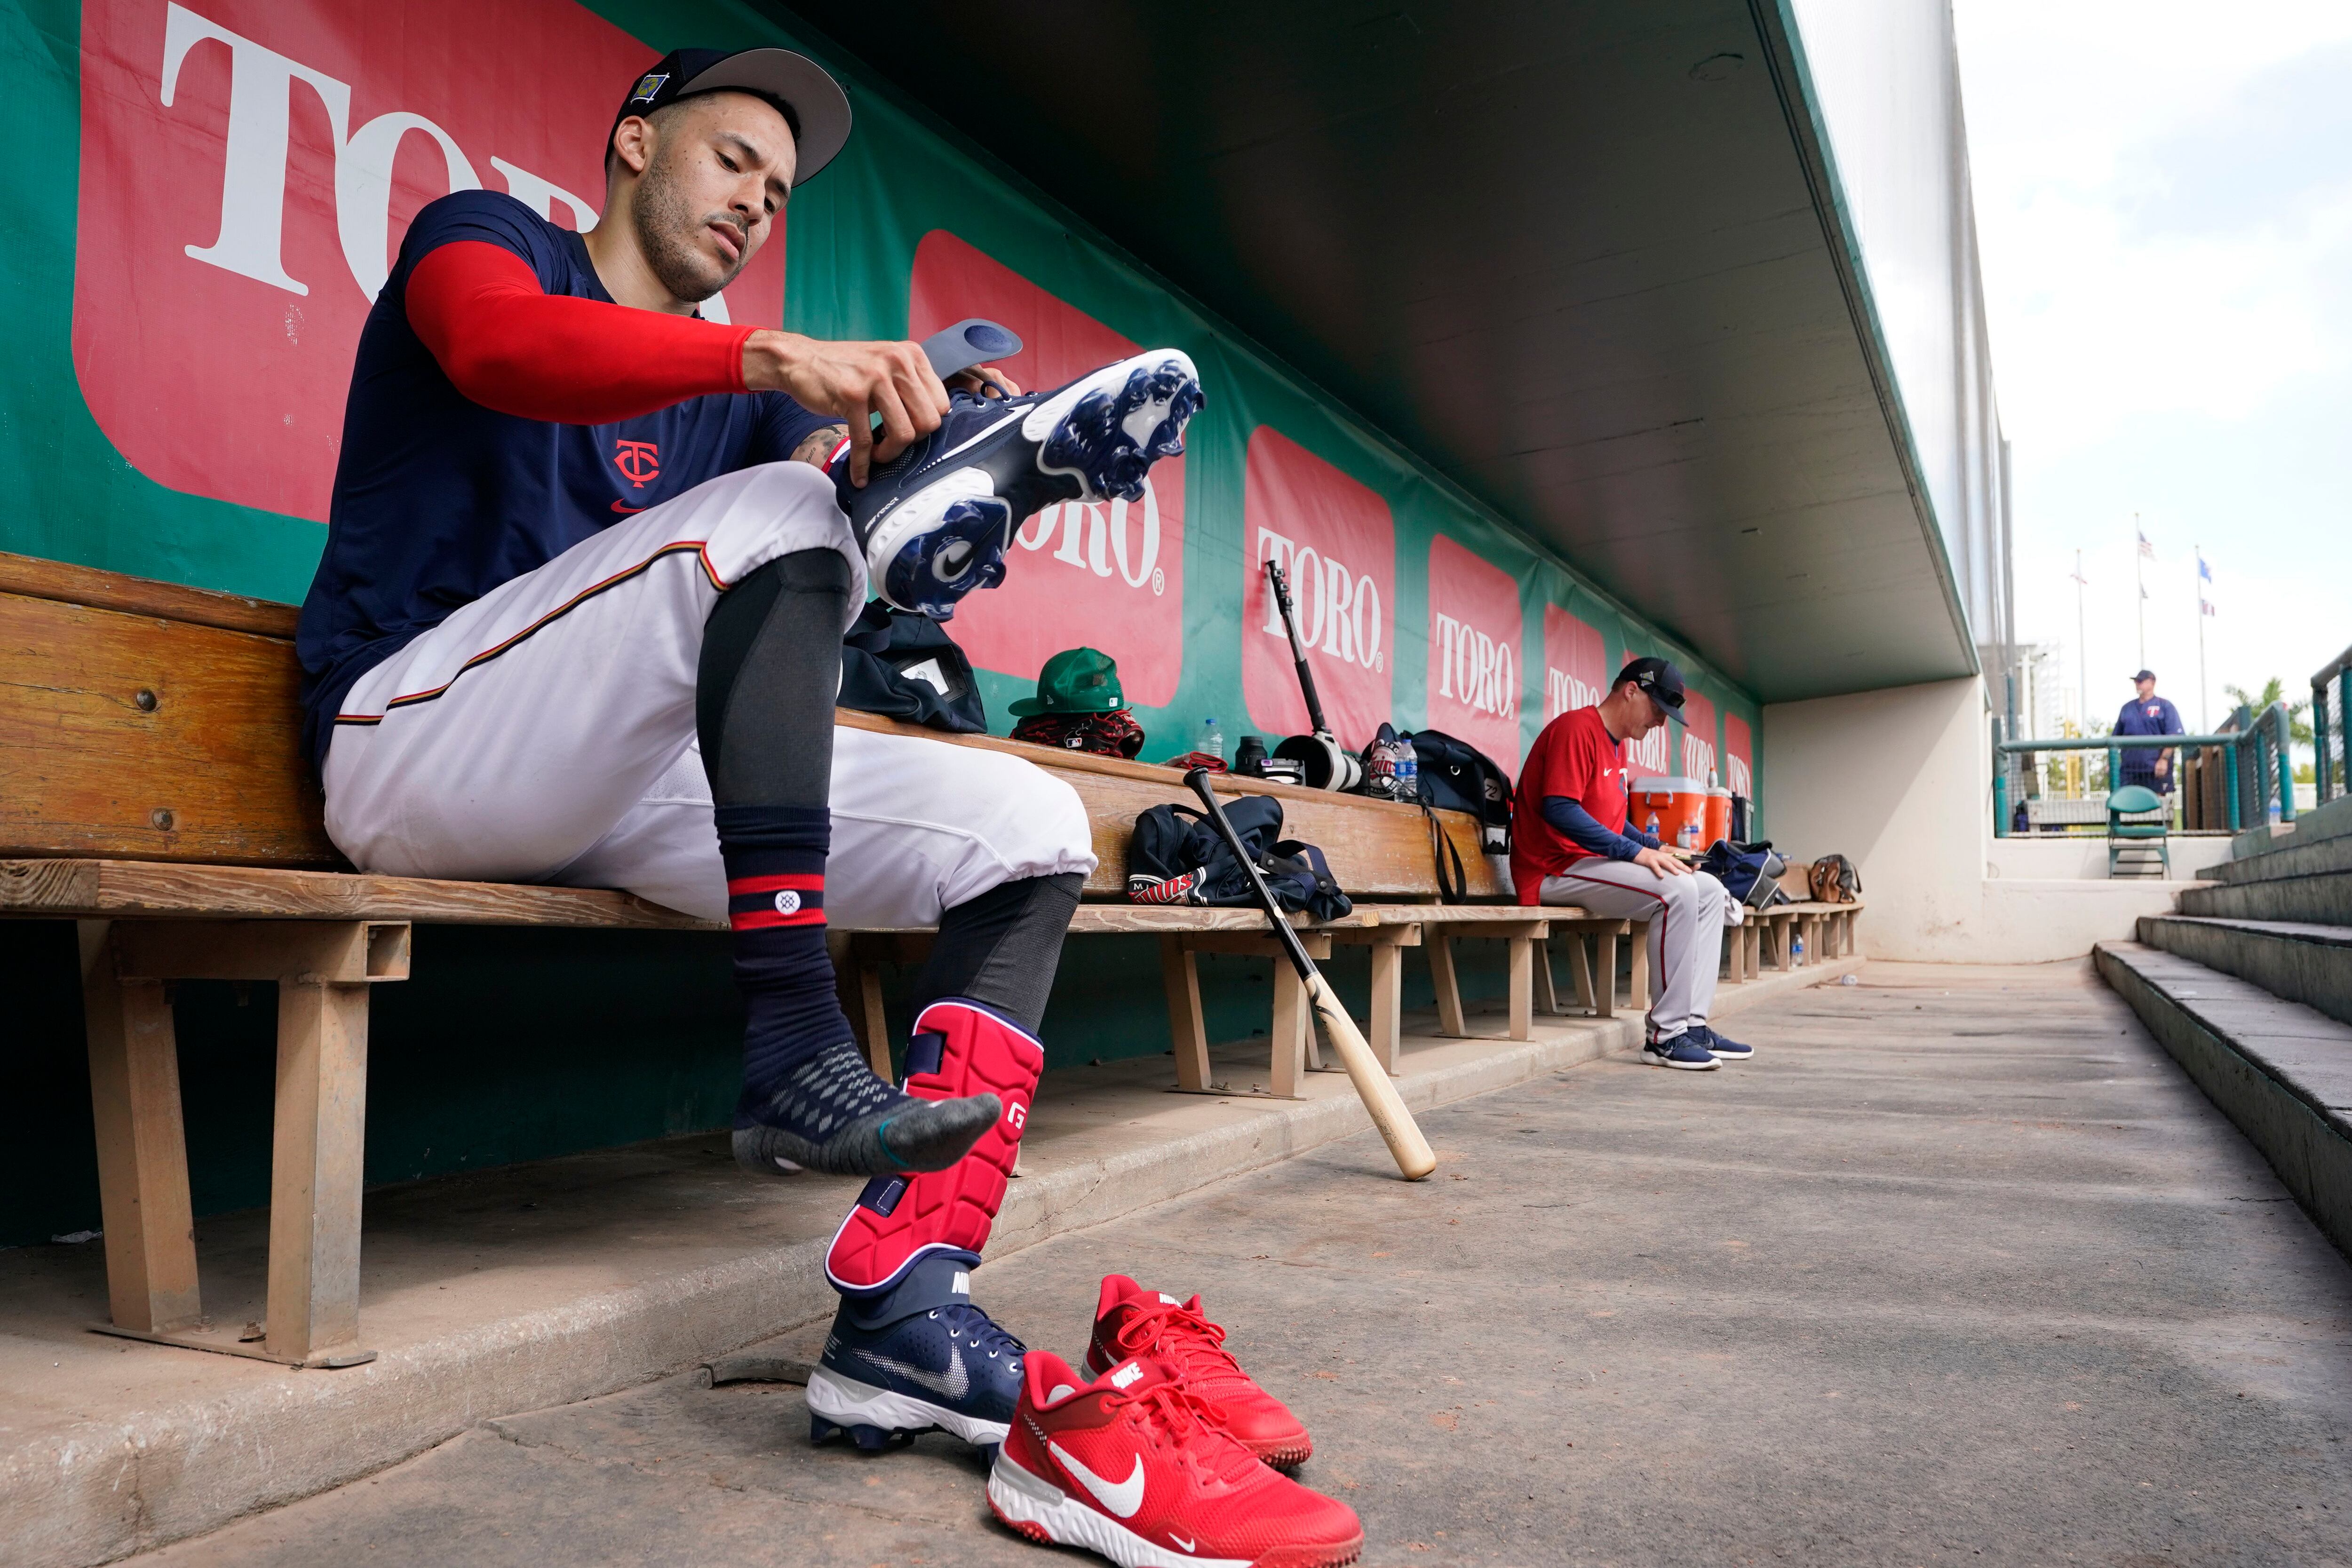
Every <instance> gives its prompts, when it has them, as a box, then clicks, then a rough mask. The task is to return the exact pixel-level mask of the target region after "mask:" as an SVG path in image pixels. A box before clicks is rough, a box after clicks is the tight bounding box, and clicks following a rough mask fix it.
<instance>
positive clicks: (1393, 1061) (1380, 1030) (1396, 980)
mask: <svg viewBox="0 0 2352 1568" xmlns="http://www.w3.org/2000/svg"><path fill="white" fill-rule="evenodd" d="M1371 1023H1372V1027H1371V1030H1370V1035H1371V1039H1370V1045H1371V1048H1372V1054H1373V1055H1374V1056H1376V1057H1378V1058H1380V1061H1381V1066H1382V1067H1385V1068H1387V1069H1388V1071H1389V1076H1390V1077H1391V1078H1393V1077H1395V1076H1396V1075H1397V1074H1398V1073H1399V1072H1400V1071H1402V1070H1403V1065H1404V1064H1403V1063H1402V1061H1400V1060H1399V1058H1400V1057H1401V1056H1402V1054H1403V1051H1404V949H1403V948H1402V947H1401V946H1397V945H1396V944H1395V943H1393V942H1382V943H1379V944H1377V945H1375V946H1373V948H1372V1019H1371Z"/></svg>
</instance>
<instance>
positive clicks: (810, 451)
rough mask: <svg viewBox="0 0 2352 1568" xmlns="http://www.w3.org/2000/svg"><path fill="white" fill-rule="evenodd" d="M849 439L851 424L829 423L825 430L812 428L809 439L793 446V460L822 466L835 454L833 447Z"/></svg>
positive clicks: (813, 465) (815, 466)
mask: <svg viewBox="0 0 2352 1568" xmlns="http://www.w3.org/2000/svg"><path fill="white" fill-rule="evenodd" d="M847 439H849V426H847V425H845V424H828V425H826V426H825V427H824V429H823V430H812V431H810V432H809V433H808V436H807V439H805V440H803V442H802V443H801V444H799V445H798V446H795V447H793V462H795V463H805V464H807V465H810V466H811V467H813V468H822V467H824V460H825V459H826V458H828V457H830V456H832V455H833V449H834V448H835V447H836V446H838V445H840V444H842V443H843V442H844V441H846V440H847Z"/></svg>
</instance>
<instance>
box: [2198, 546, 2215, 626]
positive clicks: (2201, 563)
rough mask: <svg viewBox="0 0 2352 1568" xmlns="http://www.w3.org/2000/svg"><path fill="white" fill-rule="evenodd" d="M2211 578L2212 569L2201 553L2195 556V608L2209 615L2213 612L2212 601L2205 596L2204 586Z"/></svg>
mask: <svg viewBox="0 0 2352 1568" xmlns="http://www.w3.org/2000/svg"><path fill="white" fill-rule="evenodd" d="M2212 580H2213V569H2212V568H2211V567H2210V566H2207V565H2206V564H2205V558H2204V557H2203V556H2202V555H2200V556H2199V557H2198V558H2197V609H2198V612H2199V613H2200V614H2204V615H2210V614H2212V613H2213V601H2211V600H2210V599H2208V598H2206V597H2205V589H2206V586H2207V585H2208V584H2209V583H2210V582H2211V581H2212Z"/></svg>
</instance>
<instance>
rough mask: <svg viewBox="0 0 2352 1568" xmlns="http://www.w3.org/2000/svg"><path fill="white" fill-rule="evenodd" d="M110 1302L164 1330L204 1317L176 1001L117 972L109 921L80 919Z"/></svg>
mask: <svg viewBox="0 0 2352 1568" xmlns="http://www.w3.org/2000/svg"><path fill="white" fill-rule="evenodd" d="M78 924H79V929H80V936H81V967H82V1015H83V1019H84V1021H85V1026H86V1027H85V1032H86V1033H87V1035H88V1039H89V1092H90V1109H91V1113H92V1115H93V1117H94V1119H95V1121H96V1123H97V1127H98V1190H99V1209H100V1217H101V1223H102V1224H103V1225H104V1226H105V1228H106V1291H107V1306H108V1310H109V1312H110V1314H111V1316H112V1318H113V1321H114V1323H115V1326H116V1327H118V1328H125V1329H130V1330H131V1331H133V1332H134V1333H163V1332H164V1331H166V1330H169V1329H175V1328H183V1327H186V1326H189V1325H192V1324H194V1322H197V1321H198V1320H199V1319H200V1318H202V1317H203V1315H204V1307H203V1302H202V1299H201V1297H200V1296H199V1295H198V1292H197V1289H196V1241H195V1219H194V1213H193V1209H192V1207H191V1205H190V1203H189V1200H188V1145H187V1133H186V1129H185V1127H184V1124H183V1123H182V1121H181V1118H180V1056H179V1047H178V1041H177V1040H176V1038H175V1037H174V1035H173V1028H172V1006H171V1003H170V1002H169V1001H168V1000H167V999H166V998H165V997H164V994H163V986H162V984H161V983H160V982H157V981H153V980H119V979H117V978H116V977H115V964H114V944H113V942H112V940H111V937H110V931H109V928H108V927H109V923H108V922H106V921H103V920H84V921H80V922H79V923H78Z"/></svg>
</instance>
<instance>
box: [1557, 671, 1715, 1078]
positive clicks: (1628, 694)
mask: <svg viewBox="0 0 2352 1568" xmlns="http://www.w3.org/2000/svg"><path fill="white" fill-rule="evenodd" d="M1682 706H1683V674H1682V672H1681V671H1680V670H1677V669H1676V668H1675V666H1674V665H1673V664H1669V663H1668V662H1667V661H1665V660H1664V659H1635V660H1634V661H1633V663H1631V664H1627V665H1626V666H1625V667H1624V668H1623V669H1622V670H1620V671H1618V672H1617V680H1616V682H1615V684H1614V685H1612V686H1611V687H1610V688H1609V695H1607V696H1605V697H1603V698H1601V701H1600V703H1599V704H1598V705H1597V706H1592V707H1580V708H1577V709H1575V710H1573V711H1572V712H1569V713H1564V714H1562V715H1560V716H1559V717H1558V718H1556V719H1554V720H1552V721H1551V722H1550V723H1549V724H1548V725H1546V726H1544V728H1543V733H1542V734H1541V735H1538V736H1537V737H1536V743H1535V746H1534V747H1533V749H1531V750H1530V751H1529V752H1528V764H1527V767H1526V768H1524V769H1523V770H1522V771H1521V772H1520V774H1519V790H1518V795H1517V799H1516V800H1515V801H1514V802H1513V805H1512V809H1511V881H1512V883H1513V884H1514V885H1515V886H1517V889H1518V894H1519V902H1520V903H1521V904H1580V905H1582V906H1583V907H1584V908H1586V909H1589V910H1591V912H1592V913H1593V914H1595V915H1600V916H1601V917H1602V918H1603V919H1608V920H1645V921H1647V922H1649V926H1650V935H1649V950H1650V974H1651V977H1652V984H1653V985H1654V986H1655V987H1656V989H1657V996H1656V999H1655V1000H1654V1002H1653V1003H1652V1004H1651V1007H1650V1017H1649V1020H1648V1025H1647V1028H1646V1029H1645V1030H1644V1031H1643V1034H1644V1039H1645V1043H1644V1044H1643V1048H1642V1057H1643V1061H1654V1062H1656V1063H1657V1064H1658V1065H1659V1066H1661V1067H1680V1068H1685V1069H1687V1070H1690V1071H1707V1070H1709V1069H1711V1068H1715V1067H1719V1066H1721V1065H1722V1064H1723V1063H1724V1062H1726V1061H1747V1060H1748V1058H1749V1057H1751V1056H1753V1055H1755V1054H1756V1052H1755V1050H1754V1048H1752V1047H1750V1046H1745V1045H1742V1044H1740V1043H1739V1042H1738V1040H1726V1039H1724V1038H1723V1036H1721V1035H1719V1034H1717V1033H1716V1032H1715V1030H1712V1029H1710V1028H1708V1027H1707V1022H1706V1015H1707V1009H1709V1008H1710V1007H1712V1006H1713V1005H1714V1002H1715V981H1716V965H1717V960H1718V958H1719V957H1720V956H1721V953H1722V936H1721V933H1722V930H1723V928H1724V926H1726V925H1738V923H1739V918H1740V916H1739V905H1738V904H1737V903H1735V902H1734V901H1733V900H1732V899H1731V898H1730V897H1728V896H1727V894H1725V893H1724V890H1723V883H1719V882H1717V881H1716V879H1715V878H1713V877H1711V876H1709V875H1707V873H1705V872H1703V871H1697V870H1694V869H1693V868H1692V867H1691V865H1690V864H1689V862H1687V860H1685V858H1684V855H1683V853H1682V852H1680V851H1677V850H1670V849H1667V848H1665V847H1664V846H1663V845H1661V844H1660V843H1659V841H1658V840H1657V839H1656V838H1655V837H1654V836H1653V835H1652V834H1649V833H1645V832H1643V831H1642V830H1641V829H1639V828H1636V827H1635V826H1633V821H1632V819H1631V818H1630V817H1629V816H1628V815H1627V814H1626V780H1625V742H1627V741H1628V740H1634V739H1638V738H1640V737H1643V736H1645V735H1647V734H1649V733H1650V732H1651V731H1652V730H1654V729H1656V728H1658V727H1660V726H1662V725H1664V723H1665V722H1666V720H1667V719H1668V717H1669V716H1672V715H1675V714H1678V713H1680V712H1681V711H1682ZM1594 980H1595V983H1597V984H1600V985H1603V986H1607V985H1613V984H1614V983H1615V977H1613V976H1608V975H1598V976H1595V977H1594Z"/></svg>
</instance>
